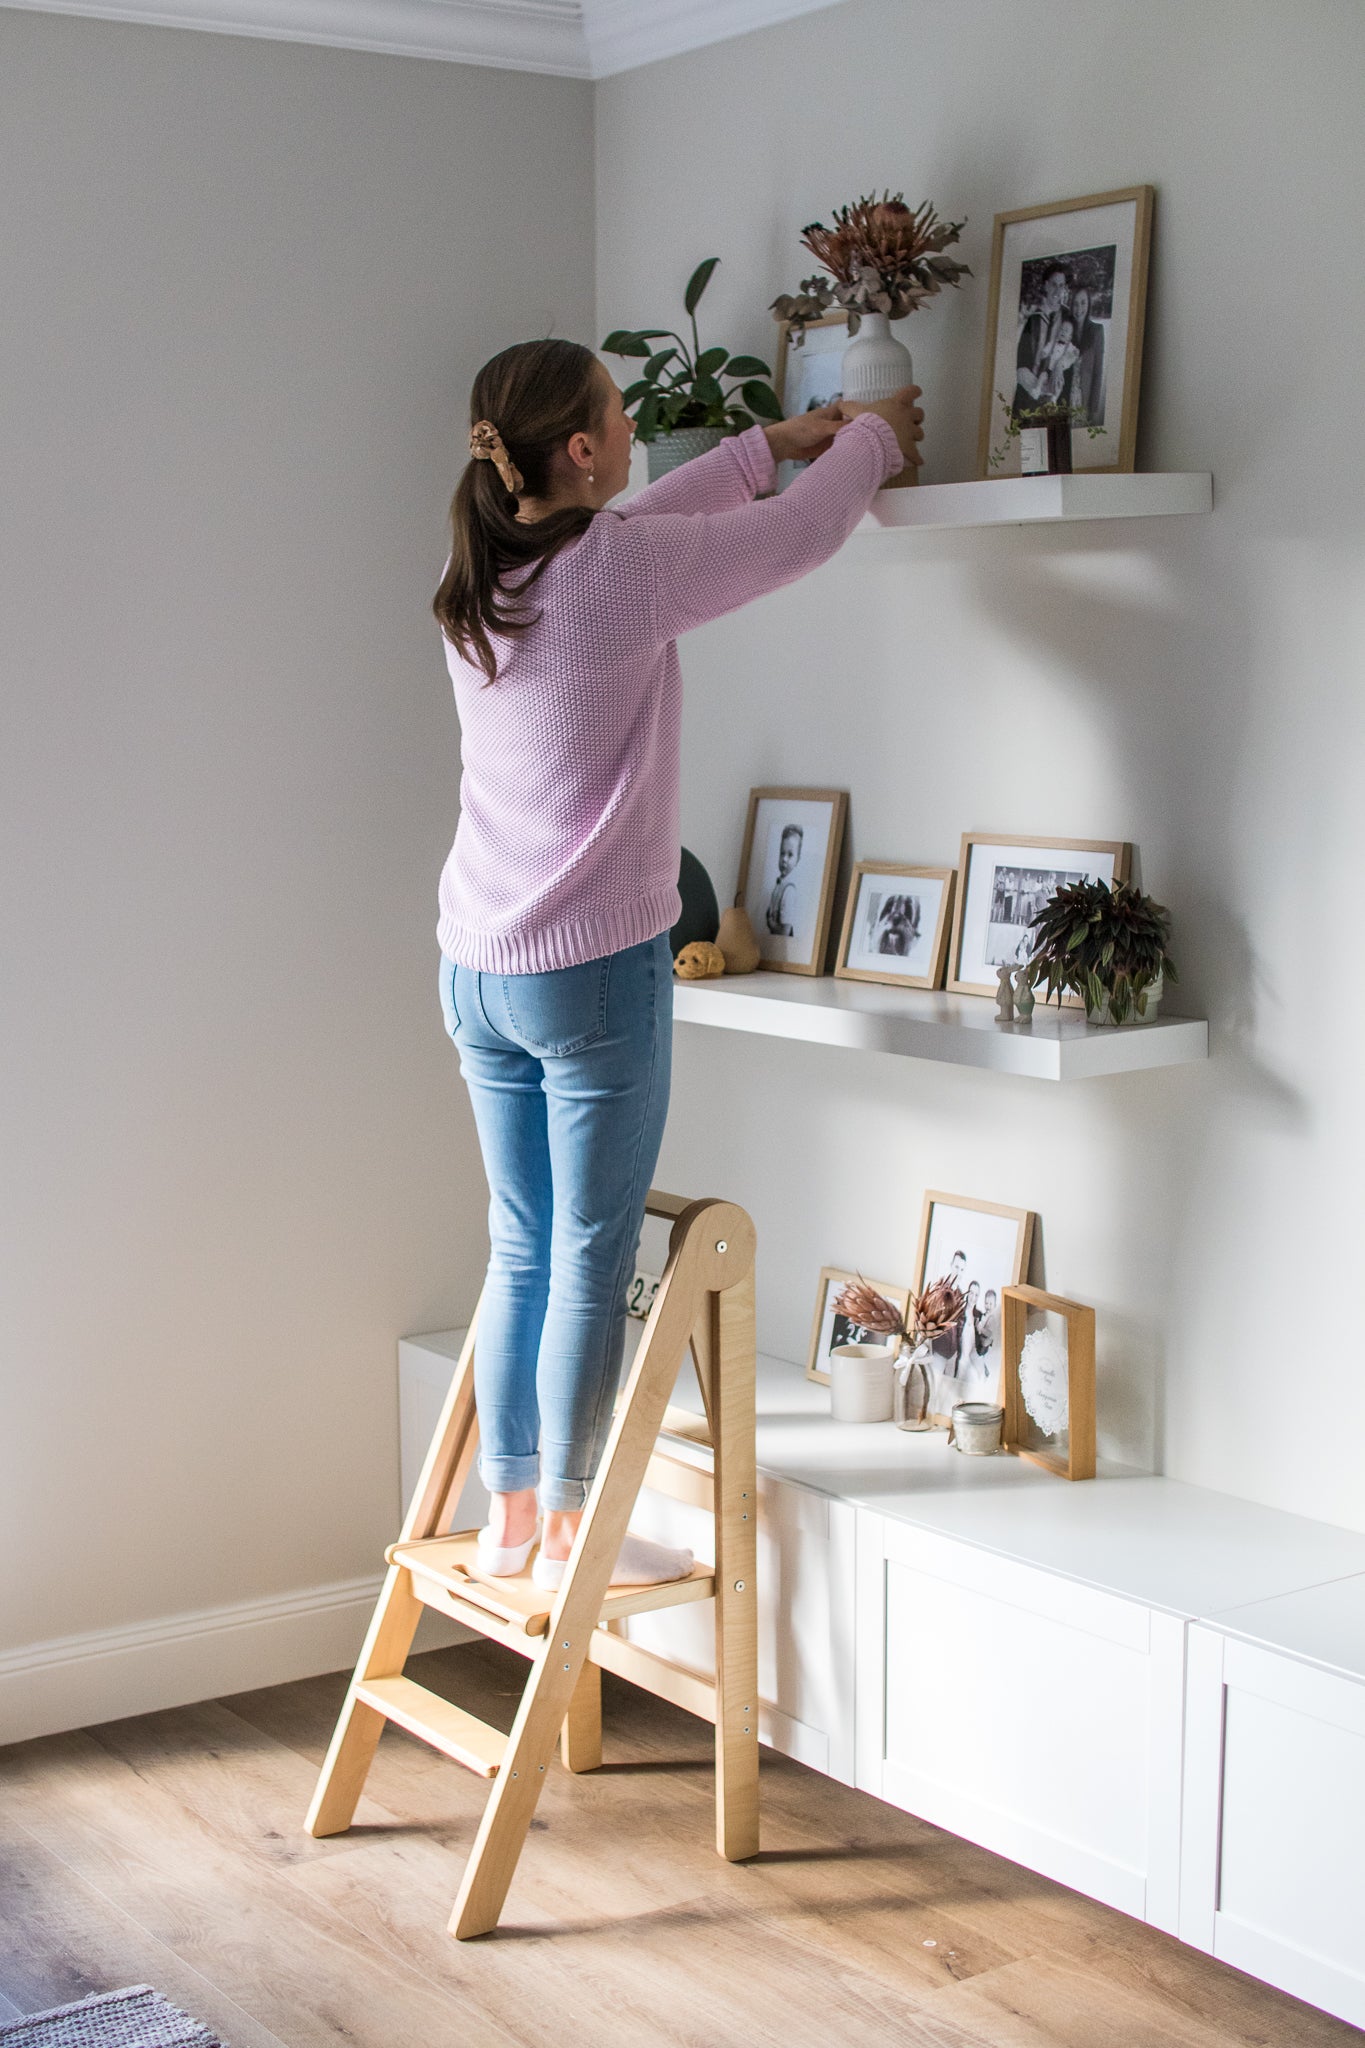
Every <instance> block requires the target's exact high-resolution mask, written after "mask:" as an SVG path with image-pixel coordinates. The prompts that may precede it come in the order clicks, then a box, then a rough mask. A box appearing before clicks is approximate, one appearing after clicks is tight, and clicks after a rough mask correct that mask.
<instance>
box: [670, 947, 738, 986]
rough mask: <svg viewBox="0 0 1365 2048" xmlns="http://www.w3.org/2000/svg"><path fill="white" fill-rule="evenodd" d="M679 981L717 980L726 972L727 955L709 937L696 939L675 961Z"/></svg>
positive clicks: (684, 948) (675, 971)
mask: <svg viewBox="0 0 1365 2048" xmlns="http://www.w3.org/2000/svg"><path fill="white" fill-rule="evenodd" d="M673 972H674V973H675V974H676V975H677V977H678V979H679V981H715V980H717V979H718V978H719V977H720V976H721V975H722V974H724V972H725V955H724V954H723V953H722V952H721V950H720V947H719V946H715V945H712V943H711V941H710V940H709V939H694V940H693V941H692V944H691V945H690V946H684V947H683V949H682V951H681V953H679V955H678V957H677V959H676V960H675V961H674V962H673Z"/></svg>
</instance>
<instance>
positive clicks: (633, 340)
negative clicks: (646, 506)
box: [602, 256, 782, 483]
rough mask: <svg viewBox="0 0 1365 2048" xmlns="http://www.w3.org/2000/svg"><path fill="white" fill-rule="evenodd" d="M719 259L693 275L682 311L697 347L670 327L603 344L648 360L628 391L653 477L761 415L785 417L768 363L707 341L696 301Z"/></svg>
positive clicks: (614, 336)
mask: <svg viewBox="0 0 1365 2048" xmlns="http://www.w3.org/2000/svg"><path fill="white" fill-rule="evenodd" d="M719 261H720V258H719V256H708V257H707V258H706V260H705V262H704V263H699V264H698V265H697V267H696V269H695V270H694V271H693V273H692V275H691V277H690V278H689V279H688V280H687V289H686V291H685V292H684V293H683V311H684V312H685V313H686V315H687V318H688V320H689V321H690V323H691V328H692V346H691V348H690V349H689V347H688V345H687V343H686V342H685V341H684V340H683V338H682V336H681V335H679V334H675V333H674V332H673V330H672V328H670V327H638V328H636V327H614V328H613V329H612V331H611V333H610V334H609V335H608V336H607V338H606V340H605V341H604V342H603V343H602V347H603V349H604V350H605V351H606V353H607V354H608V355H611V356H627V357H631V358H634V357H641V358H643V359H644V365H645V366H644V369H643V370H642V371H641V372H640V375H639V376H638V377H637V378H636V380H635V382H634V383H633V384H630V385H627V387H626V389H625V390H624V391H623V392H622V394H621V396H622V398H623V400H624V402H625V408H626V411H627V412H628V413H629V414H630V415H631V417H632V418H633V419H634V421H635V438H636V439H637V441H643V442H644V443H645V445H646V447H647V448H648V450H649V480H650V482H651V483H653V482H654V481H655V480H656V478H658V477H661V476H663V475H664V474H665V473H666V472H667V471H668V470H670V469H676V468H677V466H678V464H679V463H680V462H690V461H691V460H692V458H693V456H695V455H705V454H706V452H707V450H708V449H711V448H715V447H717V446H719V444H720V442H721V441H723V440H724V439H725V437H726V435H727V434H742V433H743V432H744V429H745V428H746V427H752V426H753V425H754V424H755V420H756V419H764V420H780V419H781V417H782V407H781V405H780V404H779V403H778V397H777V393H776V392H775V391H774V390H773V387H772V374H773V373H772V371H771V370H770V369H769V367H768V365H767V364H766V363H765V362H763V361H761V360H760V358H759V357H758V356H744V355H739V356H734V355H731V354H730V351H729V350H728V349H724V348H705V349H704V348H703V347H702V345H701V336H700V335H699V334H698V332H697V307H698V306H699V305H700V304H701V297H702V293H703V292H704V291H705V290H706V287H707V285H708V284H710V282H711V275H712V272H713V271H714V270H715V267H716V265H717V264H718V263H719ZM659 344H664V345H663V346H660V345H659ZM727 385H728V386H729V389H728V390H727V389H726V386H727Z"/></svg>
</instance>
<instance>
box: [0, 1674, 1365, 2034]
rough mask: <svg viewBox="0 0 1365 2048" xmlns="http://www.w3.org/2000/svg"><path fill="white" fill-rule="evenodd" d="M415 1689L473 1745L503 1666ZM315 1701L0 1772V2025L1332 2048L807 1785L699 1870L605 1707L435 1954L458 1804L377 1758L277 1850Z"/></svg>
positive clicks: (986, 1867) (705, 1809) (638, 1734)
mask: <svg viewBox="0 0 1365 2048" xmlns="http://www.w3.org/2000/svg"><path fill="white" fill-rule="evenodd" d="M410 1668H411V1669H412V1671H413V1675H414V1676H420V1677H421V1679H422V1682H423V1683H425V1684H427V1685H429V1686H431V1688H432V1689H433V1690H434V1691H437V1692H442V1693H444V1694H446V1695H447V1696H448V1697H451V1698H457V1699H458V1700H459V1701H460V1703H461V1704H462V1705H464V1706H467V1707H468V1708H469V1709H470V1710H471V1711H473V1712H475V1713H478V1714H480V1715H482V1716H484V1717H485V1718H487V1719H488V1720H490V1721H494V1722H496V1723H498V1724H499V1725H501V1726H503V1727H504V1728H505V1727H507V1726H509V1725H510V1723H511V1719H512V1715H513V1712H514V1711H515V1707H516V1702H517V1699H518V1697H519V1693H520V1683H521V1680H522V1678H523V1677H524V1674H525V1669H526V1667H525V1665H524V1663H522V1661H521V1660H520V1659H518V1658H515V1657H513V1656H512V1655H511V1654H510V1653H509V1652H507V1651H504V1650H500V1649H497V1648H494V1647H492V1646H489V1645H482V1644H476V1645H471V1646H469V1647H467V1648H463V1649H457V1650H443V1651H435V1652H432V1653H429V1654H428V1655H427V1656H426V1657H424V1658H420V1659H417V1660H414V1664H413V1665H412V1666H411V1667H410ZM345 1683H346V1680H345V1677H344V1675H341V1674H338V1675H336V1676H335V1677H329V1678H323V1679H311V1680H306V1681H304V1682H302V1683H300V1684H297V1685H290V1686H281V1687H278V1688H275V1689H274V1690H272V1691H269V1692H260V1693H244V1694H239V1695H238V1696H237V1697H235V1698H233V1699H230V1700H226V1701H217V1702H209V1703H206V1704H204V1705H202V1706H197V1707H186V1708H182V1709H177V1710H175V1711H173V1712H169V1713H164V1714H149V1715H144V1716H142V1717H140V1718H138V1719H136V1720H130V1721H119V1722H110V1723H108V1724H106V1725H105V1726H103V1727H100V1728H96V1729H91V1730H87V1731H85V1732H83V1733H81V1734H76V1735H63V1736H53V1737H50V1738H48V1739H47V1740H45V1741H41V1742H31V1743H23V1744H17V1745H15V1746H14V1747H13V1748H11V1749H7V1750H0V2017H10V2016H13V2014H14V2013H22V2012H31V2011H36V2010H39V2009H41V2008H43V2007H45V2006H49V2005H57V2004H61V2003H63V2002H65V2001H66V2000H69V1999H72V1998H78V1997H81V1996H83V1995H85V1994H86V1993H87V1992H89V1991H92V1990H108V1989H112V1988H113V1987H114V1986H116V1985H119V1984H126V1983H132V1982H138V1981H145V1982H148V1983H152V1984H155V1985H156V1986H157V1987H158V1989H160V1990H161V1991H162V1992H163V1993H164V1994H165V1995H166V1996H167V1997H168V1998H171V1999H172V2000H173V2001H174V2002H175V2003H176V2004H178V2005H181V2006H183V2007H184V2008H185V2009H186V2010H187V2011H190V2012H196V2013H198V2015H199V2016H200V2017H201V2018H203V2019H205V2020H207V2021H209V2022H210V2023H211V2024H212V2025H214V2026H215V2027H217V2028H219V2029H220V2030H221V2032H222V2033H223V2034H224V2036H225V2038H226V2039H227V2040H228V2041H230V2042H231V2043H232V2048H315V2044H316V2048H322V2044H327V2048H333V2044H342V2043H345V2044H347V2048H400V2044H401V2048H507V2044H515V2048H562V2044H563V2043H565V2042H566V2041H570V2042H572V2041H580V2042H582V2043H583V2044H584V2048H653V2044H655V2043H657V2044H659V2048H829V2044H830V2043H831V2042H834V2043H844V2042H850V2043H856V2044H858V2048H1100V2044H1102V2048H1158V2044H1160V2048H1167V2044H1169V2048H1291V2044H1292V2048H1346V2044H1352V2043H1353V2044H1356V2048H1359V2044H1361V2043H1362V2042H1365V2035H1362V2034H1360V2033H1358V2032H1357V2031H1356V2029H1354V2028H1352V2027H1349V2026H1346V2025H1345V2024H1344V2023H1342V2022H1340V2021H1336V2020H1331V2019H1328V2018H1327V2017H1326V2016H1325V2015H1323V2014H1321V2013H1318V2012H1316V2011H1314V2010H1313V2009H1312V2008H1311V2007H1308V2006H1304V2005H1300V2004H1298V2003H1297V2002H1296V2001H1294V2000H1292V1999H1288V1998H1284V1997H1282V1996H1281V1995H1280V1994H1278V1993H1276V1992H1273V1991H1270V1990H1268V1989H1267V1988H1266V1987H1265V1986H1263V1985H1259V1984H1256V1983H1255V1982H1254V1981H1253V1980H1251V1979H1249V1978H1246V1977H1242V1976H1239V1975H1238V1974H1237V1973H1236V1972H1234V1971H1231V1970H1228V1969H1226V1968H1224V1967H1222V1966H1221V1965H1219V1964H1216V1963H1213V1962H1211V1961H1210V1960H1209V1959H1208V1958H1207V1957H1205V1956H1201V1955H1199V1954H1197V1953H1196V1952H1195V1951H1193V1950H1190V1949H1185V1948H1182V1947H1181V1945H1180V1944H1179V1943H1177V1942H1175V1941H1172V1940H1170V1939H1169V1938H1168V1937H1166V1936H1164V1935H1161V1934H1157V1933H1155V1932H1154V1931H1153V1930H1152V1929H1151V1928H1148V1927H1144V1926H1142V1925H1141V1924H1140V1923H1138V1922H1136V1921H1132V1920H1128V1919H1126V1918H1124V1917H1123V1916H1122V1915H1121V1914H1117V1913H1113V1912H1110V1911H1109V1910H1108V1909H1107V1908H1105V1907H1102V1906H1098V1905H1096V1904H1095V1903H1094V1902H1093V1901H1091V1900H1088V1899H1083V1898H1080V1897H1079V1896H1078V1895H1077V1894H1075V1893H1073V1892H1068V1891H1066V1890H1064V1889H1063V1888H1062V1887H1061V1886H1059V1885H1054V1884H1050V1883H1049V1882H1048V1881H1047V1880H1046V1879H1044V1878H1040V1877H1037V1876H1035V1875H1033V1874H1032V1873H1031V1872H1029V1871H1026V1870H1022V1869H1020V1868H1019V1866H1018V1865H1016V1864H1012V1863H1007V1862H1005V1861H1004V1860H1003V1859H1001V1858H999V1857H995V1856H991V1855H989V1854H988V1853H987V1852H986V1851H984V1850H981V1849H976V1848H973V1847H972V1846H971V1845H969V1844H967V1843H964V1842H960V1841H958V1840H957V1839H956V1838H955V1837H953V1836H951V1835H947V1834H944V1833H942V1832H941V1831H940V1830H938V1829H936V1828H932V1827H929V1826H928V1825H926V1824H925V1823H923V1822H920V1821H917V1820H915V1819H913V1818H912V1817H910V1816H909V1815H906V1814H901V1813H897V1812H896V1811H895V1810H894V1809H893V1808H891V1807H888V1806H884V1805H883V1804H882V1803H881V1802H880V1801H878V1800H874V1799H870V1798H868V1797H866V1796H865V1795H863V1794H861V1793H856V1792H851V1791H849V1790H848V1789H847V1788H846V1787H844V1786H841V1785H835V1784H833V1783H832V1782H831V1781H830V1780H828V1779H826V1778H823V1777H821V1776H820V1775H818V1774H817V1773H815V1772H811V1771H806V1770H803V1769H802V1768H801V1767H800V1766H799V1765H797V1764H792V1763H789V1762H787V1761H786V1760H785V1759H783V1758H780V1757H775V1756H773V1755H772V1754H771V1753H770V1752H768V1751H765V1752H764V1757H763V1810H764V1833H763V1839H764V1850H763V1854H762V1855H761V1857H760V1858H759V1859H758V1860H757V1861H756V1862H754V1863H750V1864H743V1865H731V1864H726V1863H724V1862H722V1861H721V1860H720V1859H719V1858H718V1857H717V1856H716V1854H715V1852H714V1849H713V1847H712V1788H713V1779H712V1774H711V1768H710V1745H711V1731H710V1729H709V1728H708V1727H705V1726H704V1725H703V1724H702V1723H700V1722H697V1721H694V1720H692V1719H691V1718H690V1717H689V1716H687V1715H685V1714H682V1713H679V1712H678V1711H676V1710H675V1709H673V1708H671V1707H668V1706H666V1705H665V1704H664V1703H662V1702H660V1701H657V1700H654V1699H652V1698H649V1697H648V1696H646V1695H644V1694H641V1693H638V1692H636V1691H635V1690H634V1689H633V1688H631V1687H629V1686H626V1685H624V1684H622V1683H621V1682H619V1681H617V1680H614V1679H612V1678H610V1677H608V1678H607V1679H606V1681H605V1685H604V1709H605V1742H606V1749H605V1754H606V1758H607V1762H606V1764H605V1766H604V1768H603V1769H602V1770H601V1771H600V1772H597V1773H593V1774H591V1775H589V1776H584V1777H578V1778H574V1777H571V1776H570V1775H569V1774H568V1773H567V1772H564V1771H563V1770H561V1769H560V1768H559V1767H558V1765H556V1766H555V1767H554V1770H553V1772H552V1774H551V1776H550V1778H549V1779H548V1780H547V1783H546V1787H545V1791H544V1794H543V1796H542V1799H541V1803H540V1808H539V1810H538V1813H537V1815H536V1819H535V1821H534V1823H533V1826H532V1832H531V1835H530V1837H529V1840H528V1843H527V1847H526V1851H525V1854H524V1856H523V1858H522V1861H521V1865H520V1868H519V1870H518V1872H517V1876H516V1880H515V1882H514V1884H513V1887H512V1892H511V1896H510V1899H509V1902H508V1907H507V1913H506V1916H505V1921H504V1925H503V1927H502V1928H501V1930H500V1931H499V1933H498V1934H497V1935H496V1936H494V1937H492V1938H490V1939H487V1940H484V1941H480V1942H474V1943H466V1944H457V1943H455V1942H453V1941H451V1939H450V1937H449V1936H448V1935H447V1933H446V1931H445V1923H446V1918H447V1915H448V1913H449V1910H450V1904H451V1901H452V1899H453V1897H454V1894H455V1890H456V1887H457V1885H458V1882H459V1876H460V1872H461V1869H462V1866H463V1860H464V1856H465V1853H466V1851H467V1849H468V1846H469V1843H470V1841H471V1840H472V1837H473V1833H474V1829H475V1826H476V1825H477V1821H478V1817H479V1814H480V1811H481V1809H482V1805H483V1801H484V1799H485V1797H486V1796H487V1787H486V1785H485V1784H484V1783H483V1782H482V1781H481V1780H478V1779H476V1778H474V1777H472V1776H471V1775H469V1774H468V1773H467V1772H464V1771H461V1770H460V1769H459V1768H458V1767H457V1766H455V1765H453V1764H451V1763H449V1762H448V1761H447V1760H446V1759H445V1758H443V1757H440V1756H438V1755H437V1754H436V1753H435V1752H434V1751H431V1750H428V1749H426V1748H425V1747H424V1746H423V1745H421V1744H420V1743H417V1742H413V1741H410V1740H409V1739H408V1738H407V1737H405V1736H403V1735H400V1734H398V1733H397V1732H395V1731H390V1732H388V1733H386V1734H385V1736H384V1738H383V1740H382V1741H381V1743H380V1747H379V1753H378V1756H377V1758H376V1760H375V1765H374V1769H373V1770H372V1772H371V1774H370V1779H369V1785H368V1790H367V1796H366V1797H365V1798H364V1799H363V1800H362V1802H361V1805H360V1808H359V1811H358V1814H357V1824H356V1826H355V1827H354V1828H353V1829H352V1830H351V1831H350V1832H349V1833H348V1834H345V1835H336V1836H331V1837H329V1838H327V1839H325V1840H321V1841H315V1840H313V1839H312V1838H311V1837H309V1836H307V1835H305V1834H304V1832H303V1828H302V1819H303V1813H304V1809H305V1807H306V1805H307V1802H308V1798H309V1795H310V1793H311V1791H312V1787H313V1782H314V1778H315V1774H316V1770H317V1766H318V1764H319V1762H320V1761H321V1758H322V1755H323V1752H324V1750H325V1748H326V1745H327V1740H328V1737H329V1735H330V1732H331V1727H332V1723H333V1720H334V1718H335V1715H336V1711H337V1708H338V1706H339V1704H340V1700H341V1696H342V1693H343V1692H344V1689H345Z"/></svg>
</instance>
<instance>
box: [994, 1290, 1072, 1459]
mask: <svg viewBox="0 0 1365 2048" xmlns="http://www.w3.org/2000/svg"><path fill="white" fill-rule="evenodd" d="M1004 1303H1005V1322H1004V1354H1005V1355H1004V1371H1003V1387H1002V1402H1001V1405H1002V1406H1003V1408H1004V1410H1005V1429H1004V1436H1003V1439H1002V1441H1003V1443H1004V1446H1005V1449H1006V1450H1007V1451H1013V1452H1014V1454H1015V1456H1016V1457H1019V1458H1027V1459H1028V1461H1029V1463H1030V1464H1031V1465H1041V1466H1043V1468H1044V1469H1045V1470H1046V1471H1048V1472H1055V1473H1057V1475H1058V1476H1059V1477H1060V1478H1062V1479H1093V1478H1094V1476H1095V1311H1094V1309H1093V1308H1087V1307H1086V1306H1085V1304H1084V1303H1083V1302H1079V1301H1065V1300H1063V1298H1062V1296H1061V1295H1060V1294H1045V1293H1044V1292H1043V1290H1042V1288H1041V1287H1007V1288H1006V1289H1005V1294H1004Z"/></svg>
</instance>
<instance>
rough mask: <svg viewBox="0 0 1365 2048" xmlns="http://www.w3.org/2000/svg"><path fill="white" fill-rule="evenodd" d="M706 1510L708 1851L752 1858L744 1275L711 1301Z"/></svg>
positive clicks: (750, 1480) (754, 1732)
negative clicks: (711, 1505)
mask: <svg viewBox="0 0 1365 2048" xmlns="http://www.w3.org/2000/svg"><path fill="white" fill-rule="evenodd" d="M712 1302H713V1315H714V1318H715V1322H714V1329H715V1339H714V1343H713V1345H712V1347H711V1349H712V1357H713V1360H714V1372H715V1378H714V1382H713V1394H712V1406H713V1411H714V1414H715V1418H716V1429H715V1474H716V1480H715V1501H716V1849H717V1851H718V1853H719V1854H720V1855H722V1856H724V1857H725V1858H726V1859H727V1861H729V1862H731V1863H741V1862H743V1861H744V1860H745V1858H746V1857H749V1856H756V1855H757V1854H758V1598H757V1582H756V1567H757V1561H758V1480H757V1472H756V1467H755V1461H754V1363H755V1361H754V1349H755V1334H754V1275H753V1268H752V1266H751V1267H750V1269H749V1271H748V1272H747V1273H746V1274H745V1276H744V1278H743V1279H742V1280H741V1281H740V1282H739V1283H738V1284H737V1285H736V1286H734V1287H729V1288H726V1289H725V1290H724V1292H722V1293H720V1294H717V1295H715V1296H713V1297H712Z"/></svg>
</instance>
